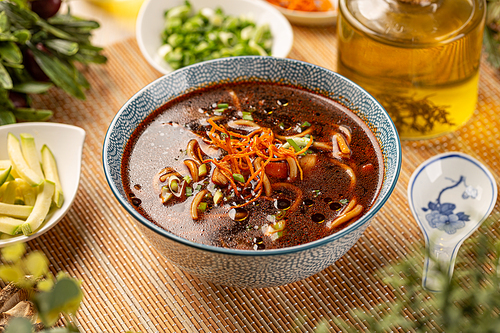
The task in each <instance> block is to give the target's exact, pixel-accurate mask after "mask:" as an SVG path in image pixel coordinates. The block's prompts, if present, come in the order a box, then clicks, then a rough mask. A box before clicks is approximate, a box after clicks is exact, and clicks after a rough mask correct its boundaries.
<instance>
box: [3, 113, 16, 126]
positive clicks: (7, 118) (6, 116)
mask: <svg viewBox="0 0 500 333" xmlns="http://www.w3.org/2000/svg"><path fill="white" fill-rule="evenodd" d="M15 123H16V117H15V116H14V113H12V111H0V126H1V125H9V124H15Z"/></svg>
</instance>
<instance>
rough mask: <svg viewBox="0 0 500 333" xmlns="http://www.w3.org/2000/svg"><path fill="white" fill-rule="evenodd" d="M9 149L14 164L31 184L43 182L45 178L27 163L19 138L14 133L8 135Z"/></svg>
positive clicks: (23, 177)
mask: <svg viewBox="0 0 500 333" xmlns="http://www.w3.org/2000/svg"><path fill="white" fill-rule="evenodd" d="M7 151H8V152H9V157H10V161H11V163H12V166H13V167H14V169H15V171H16V172H17V173H18V174H19V176H20V177H21V178H22V179H24V180H26V181H27V182H28V184H30V185H31V186H38V185H40V184H41V183H42V182H43V178H42V177H40V176H39V175H37V174H36V172H35V171H33V170H32V169H31V168H30V167H29V165H28V163H26V160H25V159H24V156H23V153H22V151H21V145H20V144H19V140H18V139H17V138H16V137H15V136H14V134H12V133H9V135H8V136H7Z"/></svg>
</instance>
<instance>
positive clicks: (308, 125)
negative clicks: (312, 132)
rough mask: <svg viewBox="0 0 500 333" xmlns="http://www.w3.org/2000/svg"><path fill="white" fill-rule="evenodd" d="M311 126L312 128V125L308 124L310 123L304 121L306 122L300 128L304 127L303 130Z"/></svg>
mask: <svg viewBox="0 0 500 333" xmlns="http://www.w3.org/2000/svg"><path fill="white" fill-rule="evenodd" d="M310 126H311V123H310V122H308V121H304V122H303V123H302V125H300V127H302V128H304V127H310Z"/></svg>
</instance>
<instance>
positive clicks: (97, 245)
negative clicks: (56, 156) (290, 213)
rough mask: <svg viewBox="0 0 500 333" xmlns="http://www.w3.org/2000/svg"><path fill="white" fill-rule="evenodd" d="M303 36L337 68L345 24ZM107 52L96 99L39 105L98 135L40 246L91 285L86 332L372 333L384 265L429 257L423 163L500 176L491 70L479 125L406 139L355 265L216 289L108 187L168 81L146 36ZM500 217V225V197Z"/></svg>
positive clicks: (82, 314) (93, 75)
mask: <svg viewBox="0 0 500 333" xmlns="http://www.w3.org/2000/svg"><path fill="white" fill-rule="evenodd" d="M294 32H295V44H294V48H293V50H292V53H291V54H290V57H291V58H295V59H299V60H304V61H308V62H311V63H314V64H318V65H320V66H323V67H326V68H329V69H333V70H335V69H336V61H337V59H336V56H337V55H336V36H335V28H333V27H332V28H321V29H320V28H317V29H308V28H302V27H294ZM106 55H107V56H108V57H109V61H108V63H107V64H106V65H104V66H90V67H89V68H87V69H85V75H86V76H87V78H88V79H89V81H90V83H91V85H92V88H91V89H90V90H89V91H88V92H87V100H86V101H83V102H82V101H79V100H76V99H73V98H70V97H68V96H66V95H65V94H64V93H62V92H61V91H58V90H55V89H54V90H53V91H51V92H50V93H49V94H48V95H46V96H43V97H42V98H40V97H37V98H36V99H35V104H36V106H37V107H43V108H49V109H52V110H54V111H55V117H54V118H53V120H52V121H54V122H61V123H67V124H74V125H76V126H80V127H82V128H84V129H85V130H86V131H87V137H86V142H85V148H84V152H83V153H84V157H83V167H82V177H81V183H80V188H79V192H78V196H77V199H76V200H75V203H74V205H73V207H72V209H71V210H70V211H69V213H68V214H67V215H66V217H65V218H64V219H63V220H62V221H61V222H60V223H59V224H58V225H57V226H56V227H55V228H53V229H52V230H50V231H49V232H48V233H46V234H44V235H43V236H41V237H39V238H37V239H35V240H33V241H31V242H29V243H28V245H29V248H30V249H31V250H34V249H38V250H41V251H43V252H44V253H45V254H46V255H47V256H48V258H49V260H50V263H51V266H52V267H51V269H53V270H54V271H56V270H57V271H58V270H64V271H67V272H69V274H71V275H73V276H75V277H77V278H79V279H82V280H83V288H84V292H85V300H84V302H83V306H82V308H81V310H80V311H79V313H78V320H79V324H80V327H81V331H84V332H126V331H128V330H133V331H141V332H143V333H145V332H312V331H314V329H315V327H316V326H317V325H318V323H319V322H322V321H326V322H328V323H330V325H333V324H332V319H333V318H335V317H338V318H343V319H345V320H349V321H350V322H351V323H352V331H356V330H360V331H361V330H362V329H363V327H364V326H363V323H361V322H360V320H359V319H358V318H352V317H351V316H350V315H349V310H350V309H353V308H358V307H361V308H363V309H370V308H372V307H373V306H374V305H376V304H380V303H383V302H391V301H392V300H393V297H394V294H395V291H394V290H393V289H392V288H391V287H390V286H388V285H386V284H384V282H383V278H384V276H383V273H381V272H379V271H378V270H379V269H380V268H382V267H384V266H387V265H390V264H393V263H395V262H398V261H400V260H403V259H404V258H405V257H406V256H407V255H409V254H416V255H419V254H420V247H421V246H422V244H423V238H422V236H421V233H420V230H419V228H418V226H417V224H416V222H415V221H414V219H413V217H412V216H411V213H410V210H409V207H408V205H407V195H406V193H407V192H406V191H407V185H408V180H409V177H410V175H411V173H412V172H413V171H414V170H415V168H416V167H417V166H418V165H419V164H420V163H421V162H423V161H424V160H425V159H427V158H429V157H431V156H432V155H435V154H437V153H441V152H445V151H453V150H459V151H463V152H465V153H468V154H470V155H472V156H473V157H475V158H477V159H478V160H480V161H482V162H484V163H485V164H486V165H487V166H488V167H489V168H490V170H491V171H492V172H493V173H494V174H495V175H496V177H497V182H498V180H499V172H500V165H499V163H500V149H499V148H500V140H499V137H500V135H499V133H498V132H499V128H500V115H499V114H500V100H499V99H498V96H500V77H499V76H498V74H497V73H496V72H495V71H494V70H493V69H492V68H490V67H488V65H486V64H484V63H483V65H482V68H481V81H480V87H479V104H478V108H477V111H476V113H475V114H474V117H473V119H472V120H471V121H470V122H469V123H468V124H467V125H466V126H465V127H463V128H462V129H460V130H459V131H457V132H455V133H453V134H450V135H447V136H444V137H441V138H438V139H435V140H429V141H422V142H403V168H402V172H401V176H400V179H399V182H398V185H397V187H396V189H395V191H394V193H393V195H392V197H391V198H390V200H389V202H388V203H387V204H386V205H385V207H384V208H383V209H382V210H381V211H380V212H379V214H378V215H377V216H376V217H375V219H374V220H373V222H372V223H371V225H370V227H369V228H368V229H367V230H366V232H365V233H364V235H363V236H362V237H361V239H360V240H359V241H358V242H357V243H356V245H355V246H354V247H353V248H352V249H351V250H350V251H349V252H348V253H347V254H346V255H345V256H344V257H343V258H341V259H340V260H338V261H337V262H336V263H335V264H334V265H332V266H330V267H329V268H327V269H325V270H324V271H322V272H320V273H319V274H316V275H314V276H313V277H311V278H308V279H306V280H303V281H300V282H297V283H293V284H290V285H287V286H283V287H279V288H270V289H255V290H252V289H250V290H248V289H237V288H228V287H222V286H217V285H213V284H210V283H207V282H205V281H201V280H199V279H197V278H194V277H192V276H189V275H186V274H184V273H183V272H182V271H180V270H178V269H176V268H175V267H173V266H172V265H170V264H169V263H168V262H166V261H165V259H164V258H163V257H162V256H161V255H160V254H159V253H158V252H156V251H155V250H154V249H153V248H152V247H151V245H150V244H148V242H147V241H146V240H145V239H144V238H143V237H142V236H141V234H140V233H139V231H138V229H136V227H135V226H134V223H133V221H132V220H131V218H130V217H129V215H128V214H127V213H126V212H125V210H124V209H122V208H121V206H120V205H119V204H118V203H117V201H116V200H115V199H114V197H113V195H112V193H111V191H110V190H109V188H108V186H107V183H106V180H105V177H104V173H103V169H102V163H101V149H102V143H103V139H104V136H105V133H106V130H107V127H108V125H109V123H110V122H111V120H112V118H113V116H114V115H115V113H116V112H117V111H118V110H119V108H120V107H121V106H122V105H123V104H124V103H125V102H126V101H127V99H128V98H130V97H131V96H132V95H133V94H134V93H135V92H137V91H138V90H139V89H140V88H142V87H143V86H145V85H146V84H148V83H149V82H151V81H152V80H154V79H156V78H158V77H159V76H160V74H159V73H158V72H156V71H155V70H154V69H153V68H152V67H150V66H149V65H148V64H147V63H146V61H145V59H144V58H143V57H142V56H141V54H140V52H139V49H138V46H137V44H136V42H135V40H128V41H126V42H123V43H120V44H116V45H113V46H111V47H109V48H107V49H106ZM493 214H494V218H495V219H496V220H498V219H499V215H500V212H499V205H498V202H497V205H496V207H495V210H494V213H493ZM408 315H409V316H410V317H412V316H419V315H420V314H419V313H409V314H408ZM332 331H335V328H334V327H333V326H332Z"/></svg>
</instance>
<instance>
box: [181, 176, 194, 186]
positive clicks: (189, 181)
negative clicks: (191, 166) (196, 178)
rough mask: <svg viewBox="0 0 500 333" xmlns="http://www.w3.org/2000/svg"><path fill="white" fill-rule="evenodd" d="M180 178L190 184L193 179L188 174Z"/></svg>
mask: <svg viewBox="0 0 500 333" xmlns="http://www.w3.org/2000/svg"><path fill="white" fill-rule="evenodd" d="M182 179H184V180H185V181H186V183H188V184H190V183H191V181H192V180H193V178H191V176H190V175H185V176H184V178H182Z"/></svg>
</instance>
